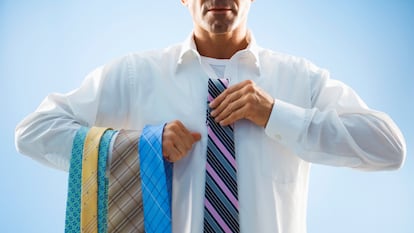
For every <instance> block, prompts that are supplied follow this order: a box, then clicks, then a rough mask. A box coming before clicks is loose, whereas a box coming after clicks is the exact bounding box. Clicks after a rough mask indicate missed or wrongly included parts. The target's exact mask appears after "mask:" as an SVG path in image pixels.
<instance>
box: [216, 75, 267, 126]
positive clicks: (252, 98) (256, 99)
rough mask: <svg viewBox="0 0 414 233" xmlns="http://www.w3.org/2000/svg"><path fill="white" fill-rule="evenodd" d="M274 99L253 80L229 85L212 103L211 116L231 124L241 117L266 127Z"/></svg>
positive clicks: (218, 120) (224, 123)
mask: <svg viewBox="0 0 414 233" xmlns="http://www.w3.org/2000/svg"><path fill="white" fill-rule="evenodd" d="M273 104H274V99H273V98H272V97H271V96H270V95H269V94H267V93H266V92H265V91H263V90H262V89H260V88H259V87H258V86H256V84H255V83H254V82H253V81H251V80H246V81H243V82H241V83H238V84H236V85H233V86H230V87H228V88H227V89H226V90H225V91H223V92H222V93H221V94H220V95H219V96H217V98H215V99H214V100H213V101H212V102H211V103H210V107H211V108H212V109H214V110H213V111H212V112H211V116H212V117H214V120H215V121H216V122H219V123H220V125H223V126H225V125H230V124H233V123H234V122H235V121H237V120H240V119H247V120H250V121H251V122H253V123H254V124H256V125H258V126H262V127H266V124H267V121H268V120H269V117H270V113H271V112H272V108H273Z"/></svg>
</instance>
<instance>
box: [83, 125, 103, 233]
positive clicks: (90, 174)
mask: <svg viewBox="0 0 414 233" xmlns="http://www.w3.org/2000/svg"><path fill="white" fill-rule="evenodd" d="M107 129H108V128H101V127H92V128H91V129H90V130H89V133H88V135H87V136H86V139H85V144H84V148H83V161H82V197H81V203H82V204H81V232H83V233H97V232H98V179H97V177H98V174H97V172H98V152H99V143H100V140H101V137H102V135H103V134H104V132H105V131H106V130H107Z"/></svg>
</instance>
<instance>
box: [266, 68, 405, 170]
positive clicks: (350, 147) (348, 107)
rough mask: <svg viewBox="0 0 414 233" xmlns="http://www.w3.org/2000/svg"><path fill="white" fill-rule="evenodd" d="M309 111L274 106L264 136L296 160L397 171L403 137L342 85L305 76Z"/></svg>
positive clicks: (320, 75)
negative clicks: (310, 88) (309, 80)
mask: <svg viewBox="0 0 414 233" xmlns="http://www.w3.org/2000/svg"><path fill="white" fill-rule="evenodd" d="M309 73H310V76H311V77H310V79H311V85H312V107H311V108H303V107H299V106H296V105H294V104H291V103H288V102H286V101H282V100H278V99H276V100H275V104H274V107H273V109H272V112H271V115H270V118H269V121H268V124H267V126H266V129H265V132H266V134H267V135H268V136H270V137H271V138H273V139H274V140H277V141H279V142H280V143H281V144H283V145H285V146H287V147H288V148H290V149H291V150H293V151H294V152H295V153H296V154H297V155H298V156H300V157H301V158H302V159H304V160H306V161H309V162H312V163H318V164H325V165H331V166H345V167H352V168H357V169H360V170H389V169H396V168H399V167H400V166H402V164H403V161H404V159H405V153H406V145H405V141H404V137H403V135H402V133H401V131H400V130H399V128H398V127H397V126H396V124H395V123H394V122H393V120H392V119H391V118H390V117H389V116H388V115H386V114H385V113H382V112H378V111H375V110H372V109H369V108H368V107H367V106H366V104H365V103H364V102H363V101H362V100H361V99H360V98H359V96H358V95H357V94H356V93H355V92H354V91H353V90H352V89H351V88H350V87H348V86H346V85H345V84H343V83H341V82H339V81H336V80H332V79H330V78H329V74H328V73H327V72H326V71H324V72H322V71H319V70H317V69H316V68H313V69H312V70H310V72H309Z"/></svg>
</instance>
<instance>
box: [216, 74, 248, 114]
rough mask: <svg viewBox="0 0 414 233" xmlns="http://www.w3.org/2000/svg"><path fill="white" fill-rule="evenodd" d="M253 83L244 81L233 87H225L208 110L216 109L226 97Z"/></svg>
mask: <svg viewBox="0 0 414 233" xmlns="http://www.w3.org/2000/svg"><path fill="white" fill-rule="evenodd" d="M251 83H253V81H251V80H245V81H243V82H240V83H237V84H235V85H232V86H229V87H227V88H226V89H225V90H224V91H223V92H222V93H221V94H220V95H219V96H217V97H216V98H215V99H214V100H213V101H211V103H210V105H209V106H210V108H216V107H217V106H219V105H220V104H221V102H223V101H224V100H225V99H226V98H227V96H228V95H230V94H232V93H234V92H236V91H238V90H240V89H242V88H243V87H244V86H245V85H247V84H251Z"/></svg>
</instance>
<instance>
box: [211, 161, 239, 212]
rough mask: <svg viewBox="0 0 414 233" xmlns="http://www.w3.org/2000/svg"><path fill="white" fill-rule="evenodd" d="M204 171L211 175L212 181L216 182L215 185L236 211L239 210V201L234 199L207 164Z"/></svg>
mask: <svg viewBox="0 0 414 233" xmlns="http://www.w3.org/2000/svg"><path fill="white" fill-rule="evenodd" d="M206 169H207V171H208V173H209V174H210V175H211V177H212V178H213V180H214V181H216V183H217V185H218V186H219V187H220V189H221V190H223V192H224V194H225V195H226V197H228V198H229V199H230V201H231V203H232V204H233V205H234V207H236V209H239V201H237V199H236V198H235V197H234V195H233V193H231V192H230V190H229V188H228V187H227V185H225V184H224V182H223V180H222V179H221V178H220V177H219V175H218V174H217V173H216V171H214V169H213V168H212V167H211V165H210V164H209V163H207V165H206Z"/></svg>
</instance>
